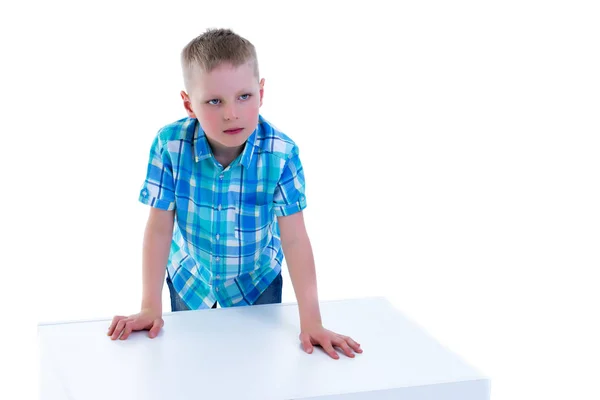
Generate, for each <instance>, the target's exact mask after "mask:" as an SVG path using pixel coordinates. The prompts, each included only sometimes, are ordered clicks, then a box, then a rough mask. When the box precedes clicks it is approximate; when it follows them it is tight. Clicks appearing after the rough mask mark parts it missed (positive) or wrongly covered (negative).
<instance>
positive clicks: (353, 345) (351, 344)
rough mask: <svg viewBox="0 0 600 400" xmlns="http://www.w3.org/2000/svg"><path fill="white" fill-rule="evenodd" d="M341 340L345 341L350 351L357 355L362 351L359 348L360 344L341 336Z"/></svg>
mask: <svg viewBox="0 0 600 400" xmlns="http://www.w3.org/2000/svg"><path fill="white" fill-rule="evenodd" d="M342 338H343V339H344V340H345V341H346V343H348V344H349V345H350V347H351V348H352V350H354V351H355V352H357V353H362V349H361V348H360V343H358V342H357V341H356V340H354V339H352V338H351V337H348V336H342Z"/></svg>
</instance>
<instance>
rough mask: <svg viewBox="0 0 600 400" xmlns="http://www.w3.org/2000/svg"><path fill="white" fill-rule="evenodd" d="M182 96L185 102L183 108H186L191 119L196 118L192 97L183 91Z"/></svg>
mask: <svg viewBox="0 0 600 400" xmlns="http://www.w3.org/2000/svg"><path fill="white" fill-rule="evenodd" d="M180 94H181V99H182V100H183V107H184V108H185V111H186V112H187V115H188V116H189V117H190V118H196V114H195V113H194V110H192V102H191V100H190V96H188V94H187V93H186V92H184V91H183V90H182V91H181V93H180Z"/></svg>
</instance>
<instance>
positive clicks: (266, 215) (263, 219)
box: [234, 204, 274, 250]
mask: <svg viewBox="0 0 600 400" xmlns="http://www.w3.org/2000/svg"><path fill="white" fill-rule="evenodd" d="M273 218H274V214H273V208H272V207H270V206H269V205H268V204H266V205H257V204H242V205H241V206H239V207H238V208H237V209H236V213H235V233H234V234H235V238H236V239H239V240H240V241H241V242H242V245H252V244H256V245H258V246H257V248H256V250H259V249H260V247H262V246H264V245H266V241H267V239H268V238H269V235H270V233H271V225H272V222H273Z"/></svg>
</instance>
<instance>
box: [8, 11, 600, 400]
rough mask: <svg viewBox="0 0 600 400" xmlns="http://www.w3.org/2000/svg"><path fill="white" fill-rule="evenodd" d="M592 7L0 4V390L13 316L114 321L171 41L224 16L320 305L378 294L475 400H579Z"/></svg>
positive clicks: (27, 349)
mask: <svg viewBox="0 0 600 400" xmlns="http://www.w3.org/2000/svg"><path fill="white" fill-rule="evenodd" d="M213 3H214V4H213ZM221 3H226V4H225V5H220V4H221ZM592 3H594V2H591V1H590V2H581V1H563V2H560V1H544V2H542V1H539V2H533V1H524V0H521V1H502V2H499V1H498V2H494V3H493V4H492V3H491V2H481V1H452V2H450V1H419V2H402V3H401V4H395V5H394V6H392V5H391V4H392V3H389V5H383V4H384V3H383V2H379V1H368V2H363V3H361V4H360V5H356V6H350V5H349V4H347V3H344V5H343V6H342V5H341V3H340V4H336V3H334V2H327V1H319V2H314V3H310V2H293V3H290V2H279V3H275V2H272V3H267V2H245V3H241V2H240V4H235V3H234V2H206V1H193V2H192V1H187V2H181V1H172V2H168V3H167V2H160V3H158V4H160V5H150V3H148V2H144V3H142V2H138V3H134V2H128V1H122V2H106V1H103V2H97V3H91V2H73V3H65V2H58V3H57V2H52V3H50V2H45V3H39V4H34V3H21V6H20V9H18V10H16V9H11V8H8V7H9V6H2V10H0V15H1V17H0V19H1V21H0V22H1V24H0V26H2V28H0V29H2V32H1V33H2V35H1V37H2V39H1V40H2V52H3V55H4V56H3V57H2V58H3V60H4V61H2V73H1V77H0V79H2V82H1V83H2V114H1V118H2V125H1V126H2V127H1V129H0V132H1V134H2V147H1V150H0V151H1V153H2V161H1V162H2V168H1V171H2V172H1V173H2V186H1V187H2V189H1V191H2V194H1V196H0V199H1V200H0V201H2V207H1V209H2V213H3V216H2V223H1V229H2V231H3V234H4V235H3V237H4V239H2V242H1V243H2V250H1V253H0V260H2V261H1V265H2V267H3V269H2V271H3V284H2V287H3V290H2V293H1V296H2V298H1V300H2V301H1V303H0V306H1V307H2V314H3V323H2V330H1V332H2V333H1V335H2V341H1V343H2V356H0V359H2V360H3V361H2V363H6V364H7V365H9V366H10V372H9V374H8V377H7V375H6V374H4V376H3V377H2V378H0V380H2V381H4V382H3V383H2V384H0V387H1V388H2V389H3V390H7V391H9V390H18V391H19V394H18V396H17V397H20V398H21V397H22V398H25V397H27V395H30V396H32V397H35V395H36V390H37V387H36V386H35V385H34V380H35V373H36V372H37V369H36V365H37V364H36V362H37V359H36V357H37V354H36V353H35V349H36V324H37V323H39V322H47V321H57V320H80V319H92V318H111V317H112V316H113V315H115V314H128V313H134V312H137V311H138V307H139V304H140V294H141V275H140V274H141V269H140V268H141V263H140V260H141V244H142V233H143V229H144V224H145V219H146V216H147V213H148V209H147V207H146V206H143V205H142V204H141V203H138V202H137V196H138V191H139V188H140V185H141V184H142V182H143V179H144V176H145V171H146V162H147V157H148V151H149V148H150V144H151V141H152V139H153V137H154V135H155V133H156V131H157V130H158V129H159V128H160V127H161V126H163V125H165V124H167V123H169V122H172V121H174V120H176V119H179V118H181V117H183V116H185V114H184V109H183V106H182V104H181V101H180V97H179V91H180V90H181V89H182V80H181V74H180V66H179V52H180V50H181V48H182V47H183V46H184V45H185V44H186V43H187V42H188V41H189V40H191V39H192V38H193V37H195V36H196V35H198V34H200V33H202V32H203V31H204V30H205V29H206V28H208V27H229V28H232V29H233V30H235V31H236V32H238V33H239V34H241V35H242V36H245V37H246V38H248V39H249V40H251V41H252V42H253V43H254V44H255V46H256V47H257V51H258V55H259V62H260V69H261V74H262V76H263V77H264V78H265V80H266V84H265V99H264V106H263V107H262V109H261V113H262V114H263V115H264V116H265V117H266V118H267V119H269V120H271V121H272V122H273V123H274V124H275V125H276V126H277V127H278V128H280V129H281V130H283V131H284V132H286V133H287V134H288V135H290V136H291V137H292V138H294V139H295V141H296V142H297V143H298V145H299V146H300V149H301V156H302V161H303V163H304V167H305V171H306V178H307V199H308V208H307V210H306V211H305V218H306V222H307V226H308V230H309V235H310V238H311V241H312V245H313V248H314V254H315V258H316V265H317V271H318V283H319V293H320V299H321V300H329V299H341V298H354V297H364V296H372V295H376V296H380V295H382V296H386V297H388V298H389V299H390V300H391V301H392V302H393V303H394V304H395V305H396V306H397V307H398V308H399V309H400V310H401V311H402V312H404V313H405V314H406V315H407V316H409V317H410V318H412V319H414V320H415V321H416V322H417V323H419V324H420V325H421V326H422V327H423V328H424V329H426V330H427V331H428V332H429V333H431V334H432V335H433V336H434V337H436V338H437V339H438V340H439V341H440V342H441V343H443V344H444V345H446V346H448V347H449V348H450V349H451V350H453V351H456V352H457V353H458V354H460V355H461V356H462V357H464V358H465V359H466V360H467V361H468V362H470V363H472V364H473V365H475V366H476V367H478V368H480V369H481V370H482V371H483V372H484V373H485V374H487V375H488V376H490V378H491V379H492V399H493V400H499V399H511V400H516V399H533V398H539V399H542V398H544V399H548V398H562V399H566V398H572V399H575V398H578V399H592V398H594V399H598V398H600V387H599V386H598V385H597V381H598V379H599V376H600V367H599V366H598V365H599V364H598V359H599V357H600V351H599V345H598V342H597V338H598V337H600V329H599V325H598V317H599V312H598V304H600V296H599V294H598V292H599V290H598V286H599V285H598V283H599V281H598V279H597V277H596V271H597V270H598V267H599V266H600V213H599V204H600V188H599V185H600V162H599V160H600V157H599V154H600V140H599V138H598V135H599V134H600V129H599V128H600V122H599V119H600V79H599V76H600V74H599V73H598V71H600V57H599V49H600V39H599V38H600V29H599V27H598V26H599V24H598V21H599V20H600V14H599V12H598V8H597V7H596V6H594V5H593V4H592ZM167 4H168V5H167ZM215 4H219V5H215ZM392 7H393V8H392ZM284 276H285V281H284V294H283V296H284V298H283V300H284V302H290V301H295V298H294V295H293V291H292V288H291V285H290V281H289V276H288V275H287V271H286V272H285V275H284ZM164 300H165V303H164V304H165V306H164V308H165V310H167V311H168V308H169V303H168V294H167V291H166V286H165V292H164ZM326 322H327V321H325V323H326ZM345 333H347V334H350V335H352V332H345ZM356 339H357V340H359V341H360V338H356ZM15 341H17V342H18V343H15ZM390 345H393V343H391V344H390ZM365 351H369V350H368V348H366V349H365ZM6 354H9V357H5V355H6ZM5 379H6V381H5ZM594 381H595V382H594ZM7 383H8V385H7ZM25 390H27V391H29V392H30V393H29V394H26V393H25V392H24V391H25ZM9 396H11V397H4V396H0V397H3V398H17V397H15V395H14V394H12V395H9Z"/></svg>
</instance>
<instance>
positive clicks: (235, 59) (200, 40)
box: [181, 29, 260, 86]
mask: <svg viewBox="0 0 600 400" xmlns="http://www.w3.org/2000/svg"><path fill="white" fill-rule="evenodd" d="M223 63H229V64H232V65H233V66H234V67H239V66H241V65H243V64H246V63H252V67H253V68H254V73H255V75H256V78H257V79H259V78H260V75H259V71H258V59H257V57H256V49H255V48H254V45H253V44H252V43H250V41H248V40H247V39H245V38H243V37H241V36H239V35H238V34H236V33H234V32H233V31H232V30H230V29H208V30H207V31H206V32H204V33H203V34H201V35H200V36H198V37H196V38H194V39H192V40H191V41H190V42H189V43H188V44H187V45H186V46H185V47H184V48H183V50H182V51H181V67H182V69H183V77H184V82H185V83H186V86H187V82H188V81H189V78H190V77H191V76H190V75H191V70H192V69H193V67H194V66H198V67H200V68H201V69H202V71H204V72H211V71H212V70H213V69H214V68H216V67H217V66H219V65H220V64H223Z"/></svg>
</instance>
